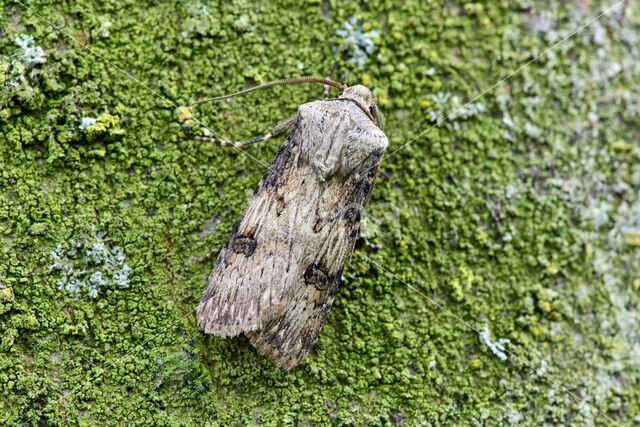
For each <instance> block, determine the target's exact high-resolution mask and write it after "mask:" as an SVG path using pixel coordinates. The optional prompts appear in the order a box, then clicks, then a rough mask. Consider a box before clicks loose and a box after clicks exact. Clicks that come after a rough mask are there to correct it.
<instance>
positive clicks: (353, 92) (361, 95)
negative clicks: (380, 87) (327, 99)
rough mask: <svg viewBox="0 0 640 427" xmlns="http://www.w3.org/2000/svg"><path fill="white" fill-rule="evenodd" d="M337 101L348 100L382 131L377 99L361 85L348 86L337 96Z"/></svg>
mask: <svg viewBox="0 0 640 427" xmlns="http://www.w3.org/2000/svg"><path fill="white" fill-rule="evenodd" d="M338 99H348V100H350V101H353V102H355V103H356V104H358V105H359V106H360V108H362V110H363V111H364V112H365V113H368V115H369V116H370V117H369V118H370V119H372V120H373V121H374V122H375V123H376V124H377V125H378V127H379V128H380V129H382V120H381V119H380V112H379V111H378V105H377V104H378V98H374V97H372V96H371V91H370V90H369V89H367V88H366V87H365V86H362V85H355V86H349V87H348V88H346V89H345V90H343V91H342V93H341V94H340V95H339V96H338Z"/></svg>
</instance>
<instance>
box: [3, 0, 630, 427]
mask: <svg viewBox="0 0 640 427" xmlns="http://www.w3.org/2000/svg"><path fill="white" fill-rule="evenodd" d="M547 3H548V2H546V1H533V0H529V1H527V0H522V1H519V2H508V1H486V2H478V3H463V2H462V3H460V4H456V3H455V2H450V1H444V0H434V1H428V2H425V1H422V2H414V1H406V2H390V1H386V2H378V4H377V5H373V4H370V5H367V6H362V7H360V6H358V5H357V4H356V3H348V4H342V3H340V2H337V1H329V2H319V1H318V2H310V3H309V4H308V5H307V6H306V7H305V8H300V7H298V6H297V4H298V2H285V1H278V2H273V3H271V2H263V4H252V3H250V2H233V3H228V2H206V3H205V2H202V3H195V2H187V1H182V2H149V3H146V4H141V3H139V2H133V1H106V2H95V3H94V4H89V3H87V2H81V3H77V4H76V3H72V2H53V4H52V3H51V2H30V3H29V5H30V7H31V8H32V11H27V10H26V9H25V8H24V7H23V6H21V5H19V4H17V3H11V2H9V3H4V4H3V6H2V12H3V13H2V15H1V16H2V17H1V18H0V52H1V60H0V72H1V74H0V97H1V98H0V128H1V131H0V253H1V254H2V256H0V390H1V398H0V424H18V423H27V424H34V425H35V424H43V423H49V424H53V425H64V424H94V423H102V424H104V423H108V424H114V423H120V424H125V423H126V424H132V425H134V424H149V423H152V422H155V423H158V424H172V425H173V424H176V425H192V424H204V423H209V424H211V425H218V424H224V425H228V424H233V423H240V424H244V423H260V424H267V425H270V424H280V423H289V424H294V423H302V424H307V423H314V424H316V425H318V424H320V425H321V424H327V423H331V422H336V423H346V422H354V423H357V424H374V425H375V424H402V423H406V424H415V423H418V422H420V421H422V422H427V423H432V424H440V423H442V424H450V423H453V422H457V423H458V424H460V425H470V424H479V423H484V422H490V423H491V424H500V423H504V424H511V423H516V422H519V423H522V424H528V425H538V424H540V423H542V422H546V423H550V424H566V423H569V424H584V423H590V422H592V423H596V424H607V423H608V421H607V419H606V418H605V417H603V416H602V415H598V414H597V413H596V412H594V411H593V410H591V409H590V407H589V406H587V405H586V404H588V405H591V406H592V407H594V408H597V409H598V410H599V411H602V412H603V413H605V414H606V415H607V416H608V417H610V418H611V419H613V420H616V421H618V422H620V423H621V424H627V425H631V424H638V423H640V419H639V418H638V414H640V403H639V402H640V335H639V333H638V331H639V330H640V314H639V313H640V271H639V262H640V261H639V255H640V200H639V198H638V192H639V191H640V144H639V141H638V139H639V133H638V129H639V127H638V126H639V125H640V114H639V108H640V101H639V100H640V89H639V88H640V51H639V49H638V46H640V43H639V42H640V7H639V6H638V3H637V2H631V1H629V2H627V4H626V5H625V6H624V8H623V7H618V8H616V9H614V10H613V11H612V12H611V13H610V14H609V15H608V16H605V17H603V18H602V19H601V20H600V21H599V23H595V24H593V25H592V26H590V27H589V28H587V29H585V30H584V31H582V32H580V33H579V34H577V35H575V36H574V37H572V38H571V39H570V40H568V41H567V42H565V43H562V44H560V45H559V46H558V47H557V48H556V49H555V50H554V51H553V52H551V53H549V54H547V55H544V56H542V57H541V58H540V59H538V60H537V61H536V62H534V63H533V64H531V65H530V66H528V67H526V68H525V69H524V70H522V72H520V73H518V74H517V75H515V76H513V77H511V78H510V79H509V80H508V81H507V82H506V83H504V84H502V85H499V86H498V87H496V88H495V89H494V90H492V91H491V92H489V93H487V94H486V95H485V96H483V97H482V98H480V99H478V100H475V101H474V104H473V105H472V106H471V107H470V108H466V109H465V110H464V111H461V112H458V113H457V114H455V115H454V116H453V117H451V118H450V120H448V121H447V122H445V123H444V124H443V125H442V126H441V127H440V128H436V129H433V130H431V131H429V132H428V133H426V134H425V135H423V136H421V137H420V138H418V139H416V140H414V141H413V142H411V144H410V145H408V146H407V147H405V148H403V149H402V150H400V151H398V152H397V153H395V154H394V155H393V156H391V157H390V158H388V159H386V160H385V162H384V163H383V164H382V166H381V168H382V170H383V172H385V174H386V175H388V178H385V177H384V176H381V177H380V178H379V181H378V184H377V186H376V188H375V190H374V193H373V196H372V200H371V204H370V206H369V207H368V209H367V218H366V222H365V224H364V227H363V232H364V234H365V235H366V236H367V237H368V238H369V240H371V241H372V242H374V243H377V244H382V245H384V247H383V248H382V249H379V250H373V249H370V248H369V247H367V246H365V245H358V247H357V248H356V251H355V253H354V256H353V257H352V259H351V261H350V262H349V263H348V265H347V269H346V270H345V274H344V276H345V280H344V282H343V285H342V287H341V288H340V290H339V292H338V295H337V299H336V303H335V305H334V307H333V309H332V310H331V312H330V314H329V316H328V319H327V322H326V324H325V326H324V328H323V330H322V332H321V334H320V337H319V339H318V342H317V343H316V345H315V347H314V349H313V351H312V352H311V354H310V356H309V357H308V359H307V360H306V361H305V362H304V363H303V364H302V365H301V366H299V367H297V368H295V369H294V370H292V371H291V372H290V373H289V374H287V373H285V372H283V371H282V370H280V369H278V368H276V367H275V366H274V365H273V364H272V363H271V362H270V361H269V360H268V359H266V358H264V357H262V356H260V355H259V354H258V353H257V352H256V350H255V349H254V348H253V347H252V346H251V345H250V344H249V343H248V341H247V339H246V338H244V337H240V338H237V339H230V340H222V339H219V338H216V337H205V336H204V335H203V334H202V333H201V332H200V331H199V330H198V329H197V327H196V325H195V318H194V314H193V310H194V309H195V307H196V304H197V302H198V300H199V298H200V295H201V292H202V290H203V288H204V278H205V276H206V275H207V273H208V272H209V271H210V268H211V264H212V262H213V260H210V261H207V262H198V261H197V259H198V258H199V257H202V256H204V255H206V254H207V253H208V252H209V251H210V250H211V249H212V248H214V247H217V246H220V245H222V243H223V242H224V240H225V239H226V237H227V236H228V233H229V232H230V230H231V227H232V225H233V223H234V221H235V220H236V219H237V218H238V216H239V214H240V212H241V211H242V208H243V206H244V203H245V201H246V200H247V194H250V193H251V192H252V191H253V189H254V188H255V186H256V184H257V182H258V181H259V179H260V177H261V175H262V174H263V172H264V170H265V166H264V165H265V164H268V163H269V162H270V160H271V158H272V157H273V155H274V154H275V152H276V150H277V145H278V143H277V142H275V143H274V142H271V143H266V144H262V145H256V146H252V147H248V148H247V149H246V153H247V154H244V153H241V152H239V151H237V150H234V149H233V148H220V147H217V146H214V145H210V144H206V143H201V142H197V141H195V140H194V139H193V137H192V134H193V133H196V134H202V132H203V124H206V125H207V126H208V127H209V128H210V129H211V130H213V131H216V132H219V133H220V134H221V135H223V136H224V137H225V138H228V139H231V140H237V139H245V138H249V137H253V136H256V135H259V134H263V133H265V132H267V131H268V130H270V128H271V127H272V126H273V125H275V124H276V123H278V122H279V121H280V120H282V119H283V118H285V117H288V116H289V115H291V114H293V113H295V111H296V108H297V106H298V105H300V104H301V103H304V102H307V101H310V100H314V99H318V98H319V97H321V93H322V88H321V87H318V86H308V85H307V86H299V87H290V86H289V87H283V88H275V89H271V90H269V91H263V92H258V93H255V94H250V95H246V96H245V97H243V98H236V99H234V100H233V101H232V102H224V103H213V104H205V105H202V106H200V107H198V108H197V109H195V110H194V111H193V118H189V117H188V116H189V111H185V110H179V109H178V108H177V107H179V106H183V105H187V104H189V103H190V102H192V101H193V100H195V99H198V98H202V97H204V96H213V95H218V94H223V93H228V92H231V91H235V90H238V89H241V88H244V87H245V86H251V85H254V84H256V83H260V82H266V81H269V80H273V79H279V78H286V77H292V76H296V75H325V74H326V73H327V71H328V70H329V69H330V68H331V66H332V65H335V66H336V68H335V71H334V74H333V77H334V79H338V80H342V81H345V82H346V83H349V84H355V83H358V82H364V83H367V84H368V85H369V87H371V88H372V89H373V92H374V94H375V95H376V96H378V97H379V98H380V106H381V111H382V113H383V117H384V122H385V129H386V132H387V134H388V136H389V139H390V149H389V153H391V152H393V151H394V150H396V149H398V148H400V147H401V146H402V145H403V144H405V143H406V142H407V141H409V140H411V139H412V138H414V137H415V136H416V135H418V134H420V133H422V132H423V131H425V130H426V129H428V128H429V127H430V126H432V124H433V120H434V119H437V118H442V117H444V116H446V115H447V114H449V113H451V112H453V111H454V110H455V108H456V105H459V104H463V103H464V102H466V100H468V99H470V98H472V97H474V96H475V95H477V94H479V93H481V92H482V91H483V90H484V89H485V88H488V87H489V86H490V85H492V84H493V83H495V82H497V81H498V80H500V79H501V78H503V77H506V76H508V75H509V73H510V72H511V71H512V70H515V69H517V68H518V67H519V66H520V65H522V64H524V63H526V62H527V61H530V60H531V59H533V58H534V57H535V56H536V55H537V54H539V53H541V52H543V51H544V50H545V49H546V48H547V47H549V46H552V45H553V44H554V43H556V42H558V41H560V40H562V38H564V37H565V36H567V35H569V34H570V32H571V31H572V30H573V29H574V28H577V27H578V26H580V25H581V24H582V23H585V22H588V21H589V20H591V18H592V17H594V16H596V15H597V13H598V12H599V10H601V9H602V8H603V7H605V6H606V5H611V4H613V2H612V1H609V2H601V1H577V2H561V3H562V5H548V4H547ZM605 3H606V4H605ZM554 4H555V2H554ZM35 13H37V14H39V15H40V16H41V17H39V16H37V15H35ZM354 15H355V16H356V18H357V19H359V21H360V24H361V26H362V28H361V30H362V32H363V33H369V34H371V33H372V32H373V34H375V31H378V32H379V34H378V35H377V36H375V38H374V44H375V51H374V52H373V53H371V54H369V57H368V58H367V59H366V61H365V63H364V68H363V69H360V68H358V65H357V64H356V63H354V62H351V61H350V59H351V56H350V55H351V53H350V52H348V51H345V50H344V49H341V48H342V47H343V46H344V38H343V37H342V36H341V35H338V34H337V33H336V31H337V30H339V29H341V28H346V27H345V25H344V23H345V21H348V20H350V19H351V18H352V17H353V16H354ZM43 19H46V20H48V21H50V23H51V24H53V25H56V26H60V27H62V28H64V31H66V32H67V33H68V34H69V35H71V36H72V37H74V38H75V39H77V40H78V41H79V42H81V43H83V44H86V46H87V47H88V48H89V49H91V51H88V50H86V49H82V48H80V46H79V45H77V44H76V43H75V42H73V41H72V40H71V39H69V38H68V37H67V36H66V35H65V34H64V33H62V32H61V31H57V30H55V29H53V27H52V26H51V25H49V24H47V23H46V22H44V21H43ZM109 23H110V24H109ZM343 34H344V33H343ZM23 35H24V36H31V37H33V39H34V41H33V43H31V45H30V46H33V47H35V46H39V47H41V48H42V50H43V51H44V55H45V56H44V58H46V62H44V63H43V62H42V61H40V59H41V58H42V57H41V56H39V55H40V54H39V53H38V51H37V50H34V51H32V52H30V56H29V55H26V52H25V51H24V49H23V48H21V47H19V46H18V44H16V42H15V39H16V38H17V37H19V36H23ZM21 40H23V41H24V38H23V39H21ZM98 55H99V56H101V57H103V58H104V59H106V60H108V61H110V62H111V63H105V62H104V61H103V60H101V59H100V58H99V57H98ZM116 66H117V67H120V68H121V69H122V70H126V72H127V73H130V75H131V76H133V77H135V79H137V80H138V81H139V82H141V83H142V84H143V85H145V86H146V87H145V86H143V85H141V84H140V83H138V82H136V81H134V80H133V79H132V78H129V77H127V76H126V75H124V74H123V73H122V72H120V71H119V70H118V69H117V68H116ZM478 102H481V103H482V104H477V103H478ZM83 118H85V121H84V122H85V123H84V124H83ZM86 118H95V119H96V121H95V123H94V122H93V121H87V120H86ZM81 125H82V129H81V128H80V126H81ZM100 232H106V233H107V234H106V236H105V237H104V247H105V250H110V251H112V253H114V254H117V253H118V251H119V250H120V251H122V253H123V254H124V255H125V257H126V259H125V260H124V261H122V260H121V261H119V262H126V264H127V265H128V267H130V271H129V272H128V277H127V278H126V280H127V283H126V285H128V286H126V287H125V286H123V283H116V282H117V280H116V279H115V276H114V279H113V280H106V281H105V282H104V283H102V284H101V285H100V286H98V287H97V288H96V289H98V293H97V296H96V295H95V292H91V293H92V295H90V292H89V291H85V290H84V288H83V286H85V285H86V283H85V284H84V285H83V284H79V283H80V282H78V284H74V286H79V288H78V289H80V292H79V295H80V296H76V297H74V295H73V294H72V293H70V292H68V291H67V290H65V287H64V286H62V287H61V286H60V284H59V283H60V281H61V280H63V278H62V277H61V271H62V270H61V269H60V268H52V267H51V266H52V265H54V262H55V260H54V257H53V256H52V254H51V251H54V250H56V248H57V247H58V245H60V249H59V250H60V251H62V252H64V253H68V251H73V248H72V246H73V244H74V242H78V241H79V240H80V241H86V242H88V241H89V240H91V239H92V237H91V236H92V235H93V234H95V233H100ZM72 239H74V240H72ZM83 239H84V240H83ZM85 244H86V245H89V246H85V247H83V248H84V249H83V250H85V251H86V247H95V245H96V244H98V243H96V242H94V243H85ZM91 245H93V246H91ZM118 248H120V249H118ZM96 256H101V252H99V250H98V252H95V251H94V252H93V253H92V255H91V256H88V255H87V256H85V257H84V258H83V257H81V256H78V255H77V254H76V255H75V258H74V261H73V262H74V263H75V264H74V266H75V267H76V268H81V267H82V265H81V264H82V262H86V263H87V265H88V267H91V268H93V269H94V270H95V269H96V268H99V265H101V264H100V262H102V261H99V262H98V261H95V259H94V258H92V257H96ZM105 256H106V255H105ZM83 259H84V260H85V261H83ZM105 259H106V258H105ZM92 260H93V261H92ZM374 262H375V263H379V264H380V265H382V266H384V268H385V269H388V270H389V271H390V272H392V273H393V274H395V275H396V276H397V277H398V278H400V279H401V280H403V281H404V282H405V283H406V284H408V285H411V286H414V287H416V288H417V289H418V290H419V291H420V293H422V294H424V295H425V296H427V297H429V298H432V299H433V300H435V301H437V302H438V303H439V304H441V305H442V306H443V307H445V308H446V309H447V310H449V311H450V312H452V313H453V314H455V316H457V317H458V318H455V317H453V316H451V315H448V314H447V313H445V312H444V311H442V310H440V309H438V308H436V307H434V306H433V304H431V302H429V300H427V299H426V298H425V296H421V295H420V294H418V293H416V292H414V290H413V289H412V288H411V287H410V286H407V285H405V284H403V282H401V281H399V280H397V279H396V278H394V277H393V276H392V275H390V274H389V273H387V272H385V271H384V270H383V269H382V268H380V267H377V266H376V265H375V263H374ZM92 263H93V264H92ZM96 263H98V264H99V265H98V267H96ZM94 270H91V271H92V274H93V272H95V271H94ZM85 276H86V275H85ZM85 279H86V277H85V278H84V279H83V280H85ZM86 280H89V279H86ZM86 280H85V281H86ZM96 280H97V279H96ZM74 289H75V288H74ZM76 295H77V293H76ZM463 321H464V322H466V324H465V323H463ZM485 325H487V326H488V328H489V330H490V332H491V336H492V339H493V340H494V341H497V340H498V338H508V339H510V342H509V343H508V344H506V349H507V350H508V351H510V352H511V353H512V354H511V355H509V357H508V359H507V360H506V361H502V360H501V359H500V358H499V357H497V356H496V355H494V354H493V353H492V352H491V350H490V349H489V347H488V346H486V345H484V344H482V343H481V342H480V340H479V336H478V333H477V332H476V331H474V330H473V329H471V328H470V326H471V327H473V328H475V329H477V330H479V331H482V330H483V328H484V327H485ZM527 364H529V366H528V365H527ZM532 367H533V369H531V368H532ZM548 378H552V379H553V381H554V382H555V383H554V382H550V381H549V379H548ZM569 392H570V393H572V394H570V393H569ZM576 398H577V399H579V400H576Z"/></svg>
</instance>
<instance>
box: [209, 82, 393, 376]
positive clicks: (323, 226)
mask: <svg viewBox="0 0 640 427" xmlns="http://www.w3.org/2000/svg"><path fill="white" fill-rule="evenodd" d="M374 105H375V101H373V100H372V98H371V93H370V92H369V90H368V89H367V88H365V87H364V86H353V87H349V88H346V89H345V90H344V92H343V93H342V94H341V95H340V96H339V98H337V99H333V100H327V101H315V102H310V103H307V104H304V105H302V106H300V108H299V110H298V115H297V119H296V121H295V125H294V126H293V129H292V131H291V133H290V134H289V136H288V138H287V139H286V141H285V142H284V144H283V145H282V146H281V147H280V150H279V151H278V154H277V155H276V157H275V158H274V159H273V161H272V162H271V164H270V165H269V167H268V169H267V171H266V173H265V174H264V176H263V178H262V180H261V181H260V183H259V184H258V188H257V190H256V191H255V193H254V194H253V196H252V197H251V198H250V200H249V202H248V203H247V206H246V208H245V210H244V212H243V214H242V216H241V217H240V220H239V221H238V223H237V224H236V225H235V227H234V229H233V231H232V233H231V235H230V236H229V239H228V240H227V242H226V243H225V244H224V246H223V247H222V249H221V251H220V254H219V256H218V259H217V261H216V264H215V266H214V267H213V270H212V272H211V274H210V276H209V279H208V282H207V287H206V289H205V291H204V293H203V295H202V299H201V301H200V304H199V306H198V310H197V317H198V324H199V325H200V326H201V327H202V328H203V329H204V330H205V332H207V333H212V334H215V335H218V336H222V337H226V336H234V335H238V334H240V333H242V332H247V333H248V335H249V337H250V339H251V341H252V342H253V344H254V345H255V346H256V347H257V348H258V349H259V350H260V351H261V352H262V353H264V354H266V355H268V356H269V357H271V358H272V359H273V360H274V361H275V362H276V363H277V364H278V365H279V366H281V367H283V368H285V369H290V368H291V367H293V366H295V365H297V364H298V363H300V362H301V361H302V360H303V359H304V358H305V357H306V355H307V354H308V353H309V350H310V349H311V347H312V346H313V343H314V342H315V340H316V338H317V336H318V333H319V332H320V329H321V328H322V325H323V323H324V320H325V318H326V315H327V313H328V312H329V309H330V308H331V304H332V303H333V298H334V295H335V293H336V290H337V288H338V284H339V282H340V278H341V275H342V271H343V269H344V266H345V263H346V261H347V259H348V258H349V255H350V253H351V251H352V249H353V245H354V243H355V239H356V237H357V234H358V229H359V224H360V218H361V216H362V212H363V210H364V206H365V205H366V203H367V201H368V199H369V195H370V193H371V190H372V188H373V184H374V181H375V177H376V174H377V166H378V164H379V162H380V160H381V158H382V155H383V153H384V151H385V149H386V148H387V144H388V142H387V137H386V136H385V134H384V133H383V132H382V130H381V129H380V127H379V126H378V125H377V124H376V122H375V120H374V118H373V117H372V114H371V113H370V111H371V110H370V109H371V107H372V106H374Z"/></svg>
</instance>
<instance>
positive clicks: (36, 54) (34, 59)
mask: <svg viewBox="0 0 640 427" xmlns="http://www.w3.org/2000/svg"><path fill="white" fill-rule="evenodd" d="M14 42H15V44H17V45H18V46H20V47H21V48H22V49H23V50H24V54H23V55H22V56H21V57H20V61H21V62H22V63H23V64H24V66H25V67H27V68H30V67H33V66H35V65H38V64H44V63H45V62H47V58H45V56H46V54H45V53H44V50H42V48H41V47H40V46H35V45H32V43H33V37H31V36H27V35H24V34H22V35H20V36H19V37H16V39H15V40H14Z"/></svg>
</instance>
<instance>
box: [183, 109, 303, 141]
mask: <svg viewBox="0 0 640 427" xmlns="http://www.w3.org/2000/svg"><path fill="white" fill-rule="evenodd" d="M297 118H298V115H297V114H296V115H295V116H291V117H289V118H287V119H285V120H284V121H283V122H282V123H280V124H279V125H278V126H276V127H275V128H273V130H272V131H271V132H269V133H268V134H266V135H264V136H261V137H258V138H253V139H247V140H245V141H238V142H227V141H221V140H219V139H218V138H211V137H207V136H196V140H197V141H205V142H215V143H216V144H220V145H221V146H223V147H243V146H245V145H250V144H254V143H256V142H262V141H266V140H269V139H271V138H277V137H278V136H280V135H282V134H283V133H285V132H287V131H288V130H291V129H292V128H293V126H294V125H295V124H296V119H297Z"/></svg>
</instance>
